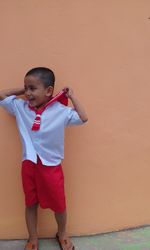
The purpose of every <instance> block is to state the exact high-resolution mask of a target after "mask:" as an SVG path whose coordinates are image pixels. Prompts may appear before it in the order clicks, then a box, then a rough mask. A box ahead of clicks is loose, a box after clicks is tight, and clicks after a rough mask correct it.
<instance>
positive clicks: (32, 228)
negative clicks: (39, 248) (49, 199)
mask: <svg viewBox="0 0 150 250" xmlns="http://www.w3.org/2000/svg"><path fill="white" fill-rule="evenodd" d="M37 208H38V205H34V206H32V207H26V210H25V219H26V224H27V229H28V233H29V240H30V241H31V242H32V243H37Z"/></svg>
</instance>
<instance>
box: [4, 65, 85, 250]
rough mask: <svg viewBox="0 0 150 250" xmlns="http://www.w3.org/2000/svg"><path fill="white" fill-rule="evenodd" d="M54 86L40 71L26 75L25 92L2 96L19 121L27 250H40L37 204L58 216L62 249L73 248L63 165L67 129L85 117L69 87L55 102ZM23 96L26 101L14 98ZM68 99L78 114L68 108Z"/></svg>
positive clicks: (45, 71) (46, 71)
mask: <svg viewBox="0 0 150 250" xmlns="http://www.w3.org/2000/svg"><path fill="white" fill-rule="evenodd" d="M54 82H55V76H54V73H53V72H52V70H50V69H48V68H44V67H38V68H33V69H31V70H30V71H29V72H28V73H27V74H26V75H25V78H24V88H20V89H13V90H6V91H1V92H0V105H1V106H3V107H4V108H5V109H6V110H7V111H8V112H9V113H11V114H12V115H14V116H15V117H16V122H17V126H18V130H19V133H20V136H21V141H22V148H23V162H22V182H23V190H24V193H25V203H26V210H25V218H26V224H27V229H28V233H29V239H28V241H27V243H26V245H25V250H31V249H34V250H37V249H38V237H37V208H38V204H40V206H41V207H42V208H50V209H52V210H53V211H54V213H55V218H56V222H57V225H58V233H57V234H56V239H57V240H58V243H59V245H60V248H61V249H63V250H72V249H75V248H74V246H73V244H72V242H71V240H70V239H69V237H68V236H67V233H66V220H67V213H66V203H65V194H64V177H63V171H62V166H61V160H62V159H63V156H64V128H65V127H66V126H69V125H77V124H82V123H84V122H86V121H87V115H86V113H85V111H84V109H83V107H82V106H81V104H80V103H79V101H78V100H77V98H76V97H75V95H74V93H73V91H72V89H70V88H69V87H65V88H64V89H63V90H62V92H60V93H59V94H58V95H57V96H56V97H54V98H53V96H52V95H53V90H54ZM23 94H24V95H25V97H26V100H23V99H19V98H18V99H17V98H16V96H19V95H23ZM68 98H69V99H70V100H71V102H72V104H73V106H74V109H73V108H71V107H67V106H66V105H67V99H68Z"/></svg>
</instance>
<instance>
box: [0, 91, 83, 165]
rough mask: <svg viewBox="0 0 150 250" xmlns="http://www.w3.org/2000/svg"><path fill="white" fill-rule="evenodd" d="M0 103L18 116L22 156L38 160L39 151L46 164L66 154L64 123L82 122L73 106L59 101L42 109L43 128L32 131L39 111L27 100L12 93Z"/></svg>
mask: <svg viewBox="0 0 150 250" xmlns="http://www.w3.org/2000/svg"><path fill="white" fill-rule="evenodd" d="M0 105H1V106H3V107H4V108H5V109H6V110H7V111H8V112H9V113H11V114H12V115H14V116H15V117H16V122H17V126H18V129H19V133H20V136H21V141H22V149H23V156H22V159H23V160H30V161H32V162H34V163H37V155H38V156H39V157H40V159H41V161H42V164H43V165H46V166H56V165H58V164H60V162H61V160H62V159H63V158H64V129H65V127H67V126H70V125H78V124H83V121H82V120H81V119H80V117H79V115H78V113H77V112H76V111H75V110H74V109H73V108H71V107H66V106H64V105H62V104H61V103H59V102H57V101H56V102H54V103H52V104H51V105H50V106H48V107H47V108H46V109H45V111H44V112H43V113H42V115H41V125H40V129H39V130H37V131H32V125H33V122H34V119H35V117H36V114H35V112H34V111H33V110H31V109H30V108H29V107H28V102H27V101H25V100H23V99H17V98H16V96H15V95H12V96H9V97H6V98H5V99H3V100H2V101H0Z"/></svg>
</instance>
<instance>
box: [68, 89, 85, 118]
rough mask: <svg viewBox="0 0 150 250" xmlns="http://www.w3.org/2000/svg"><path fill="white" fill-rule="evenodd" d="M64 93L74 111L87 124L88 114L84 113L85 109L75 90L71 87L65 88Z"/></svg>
mask: <svg viewBox="0 0 150 250" xmlns="http://www.w3.org/2000/svg"><path fill="white" fill-rule="evenodd" d="M63 91H64V92H65V94H66V96H67V97H68V98H69V99H70V100H71V102H72V104H73V106H74V109H75V110H76V111H77V113H78V115H79V116H80V119H81V120H82V121H83V122H86V121H87V120H88V117H87V114H86V112H85V111H84V108H83V107H82V105H81V104H80V102H79V101H78V99H77V98H76V97H75V95H74V93H73V90H72V89H71V88H69V87H64V88H63Z"/></svg>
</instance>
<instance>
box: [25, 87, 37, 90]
mask: <svg viewBox="0 0 150 250" xmlns="http://www.w3.org/2000/svg"><path fill="white" fill-rule="evenodd" d="M24 89H25V91H28V90H31V91H33V90H35V89H36V88H35V87H33V86H28V87H26V86H25V87H24Z"/></svg>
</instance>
